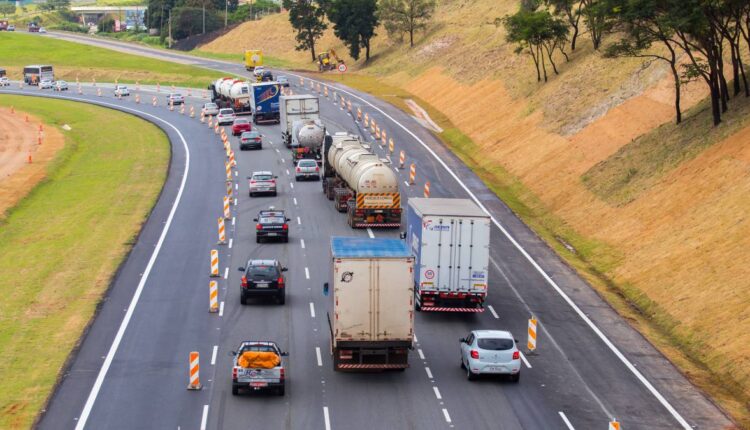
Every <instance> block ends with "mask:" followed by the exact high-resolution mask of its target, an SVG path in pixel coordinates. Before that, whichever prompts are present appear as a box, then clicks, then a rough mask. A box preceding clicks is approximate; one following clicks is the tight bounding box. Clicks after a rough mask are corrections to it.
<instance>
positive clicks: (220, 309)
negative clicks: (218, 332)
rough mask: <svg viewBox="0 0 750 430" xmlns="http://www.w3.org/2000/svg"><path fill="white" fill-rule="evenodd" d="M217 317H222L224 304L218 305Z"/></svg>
mask: <svg viewBox="0 0 750 430" xmlns="http://www.w3.org/2000/svg"><path fill="white" fill-rule="evenodd" d="M219 316H220V317H222V316H224V302H221V303H219Z"/></svg>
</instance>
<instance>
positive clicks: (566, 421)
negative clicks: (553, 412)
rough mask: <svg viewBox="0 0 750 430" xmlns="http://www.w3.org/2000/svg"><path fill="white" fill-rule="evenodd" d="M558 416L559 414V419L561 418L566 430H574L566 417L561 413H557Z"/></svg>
mask: <svg viewBox="0 0 750 430" xmlns="http://www.w3.org/2000/svg"><path fill="white" fill-rule="evenodd" d="M558 414H560V418H562V420H563V422H564V423H565V425H566V426H567V427H568V430H575V427H573V424H571V423H570V421H569V420H568V417H566V416H565V413H564V412H563V411H560V412H558Z"/></svg>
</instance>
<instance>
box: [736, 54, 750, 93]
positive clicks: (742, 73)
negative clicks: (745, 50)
mask: <svg viewBox="0 0 750 430" xmlns="http://www.w3.org/2000/svg"><path fill="white" fill-rule="evenodd" d="M741 52H742V51H740V45H739V44H737V63H738V64H739V65H740V76H741V77H742V84H743V86H744V87H745V97H750V88H748V87H747V76H745V66H744V64H742V53H741Z"/></svg>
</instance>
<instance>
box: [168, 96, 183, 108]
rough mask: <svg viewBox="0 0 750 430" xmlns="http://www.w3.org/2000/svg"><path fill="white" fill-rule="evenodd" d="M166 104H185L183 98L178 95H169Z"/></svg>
mask: <svg viewBox="0 0 750 430" xmlns="http://www.w3.org/2000/svg"><path fill="white" fill-rule="evenodd" d="M167 103H169V104H171V105H172V106H175V105H181V104H183V103H185V97H184V96H183V95H182V94H180V93H169V95H168V96H167Z"/></svg>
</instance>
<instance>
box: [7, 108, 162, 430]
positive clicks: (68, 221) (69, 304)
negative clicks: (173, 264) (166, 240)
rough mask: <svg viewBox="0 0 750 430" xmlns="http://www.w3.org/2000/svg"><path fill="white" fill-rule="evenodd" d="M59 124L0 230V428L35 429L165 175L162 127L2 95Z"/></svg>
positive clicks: (105, 112) (98, 111)
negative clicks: (45, 162) (39, 172)
mask: <svg viewBox="0 0 750 430" xmlns="http://www.w3.org/2000/svg"><path fill="white" fill-rule="evenodd" d="M0 105H4V106H8V105H12V106H15V108H16V109H17V110H18V111H19V112H28V113H30V114H33V115H35V116H37V117H39V118H40V119H42V120H43V121H44V122H45V123H46V124H47V125H48V127H53V126H54V127H60V126H61V125H62V124H68V125H70V126H71V127H72V130H71V131H61V132H62V133H63V134H64V136H65V146H64V148H63V149H61V150H60V152H59V153H58V154H57V156H56V158H55V159H54V161H53V162H52V163H51V164H50V165H49V166H48V170H47V178H46V179H45V180H43V181H42V182H41V183H40V184H38V185H37V186H36V187H35V188H34V189H33V190H32V191H31V193H29V195H27V196H26V197H25V198H24V199H23V200H21V201H20V202H19V204H18V205H17V206H16V207H15V208H13V209H11V210H10V211H8V214H7V218H5V219H4V220H3V221H2V224H1V225H2V227H1V228H0V255H2V258H0V295H2V297H3V299H2V300H1V301H0V356H2V357H3V359H2V360H0V379H1V380H2V381H3V389H2V390H0V411H2V412H0V428H4V429H7V428H28V427H30V426H31V423H32V422H33V420H34V418H35V416H36V415H37V414H38V411H39V409H40V407H41V406H42V405H43V403H44V402H45V399H46V398H47V397H48V396H49V394H50V391H51V389H52V388H53V386H54V384H55V381H56V380H57V378H58V373H59V371H60V369H61V367H62V366H63V364H64V362H65V360H66V358H67V357H68V355H69V353H70V351H71V350H72V348H73V347H74V346H75V345H76V343H77V342H78V339H79V337H80V335H81V333H82V331H83V329H84V327H85V326H86V324H88V322H89V320H90V319H91V317H92V315H93V313H94V311H95V308H96V306H97V304H98V303H99V301H100V299H101V297H102V293H103V292H104V291H105V290H106V288H107V287H108V285H109V283H110V280H111V278H112V275H113V273H114V272H115V270H116V269H117V267H118V266H119V265H120V263H121V261H122V259H123V258H124V256H125V255H126V253H127V252H128V250H129V249H130V247H131V245H132V242H133V239H134V238H135V237H136V235H137V234H138V232H139V230H140V227H141V225H142V223H143V222H144V220H145V219H146V217H147V215H148V214H149V212H150V210H151V208H152V206H153V204H154V202H155V201H156V198H157V196H158V194H159V192H160V190H161V187H162V184H163V183H164V179H165V177H166V170H167V165H168V162H169V154H170V148H169V144H168V141H167V139H166V136H165V135H164V134H163V132H162V131H161V130H159V129H158V128H157V127H155V126H153V125H151V124H149V123H147V122H145V121H143V120H140V119H137V118H135V117H133V116H130V115H126V114H123V113H119V112H115V111H112V110H108V109H104V108H99V107H94V106H91V105H85V104H81V103H75V102H66V101H56V100H45V101H44V102H43V103H40V100H39V99H37V98H34V97H17V96H4V95H0Z"/></svg>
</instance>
